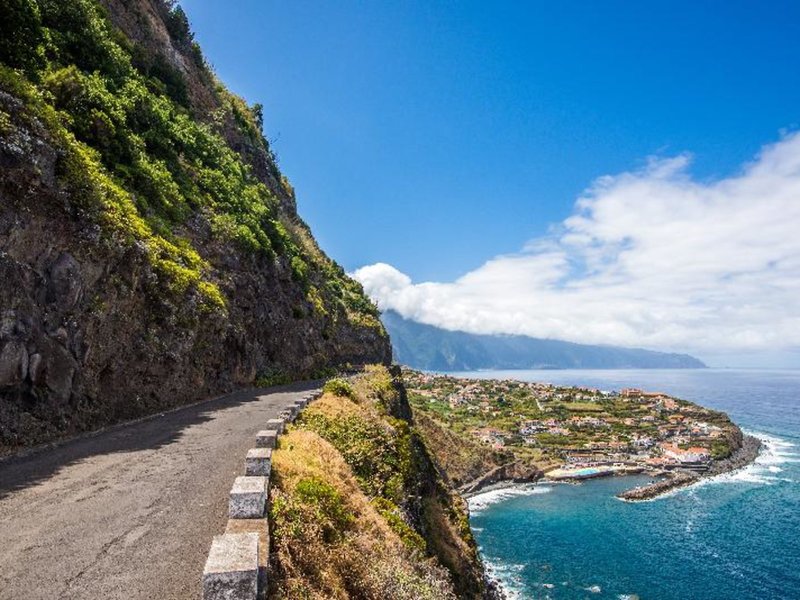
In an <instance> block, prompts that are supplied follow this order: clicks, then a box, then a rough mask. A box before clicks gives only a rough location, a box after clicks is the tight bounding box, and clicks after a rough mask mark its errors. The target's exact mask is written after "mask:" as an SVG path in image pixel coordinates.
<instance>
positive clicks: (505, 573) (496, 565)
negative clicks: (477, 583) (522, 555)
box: [483, 556, 530, 600]
mask: <svg viewBox="0 0 800 600" xmlns="http://www.w3.org/2000/svg"><path fill="white" fill-rule="evenodd" d="M483 563H484V565H486V572H487V574H488V575H489V577H491V578H492V579H494V580H495V581H496V582H497V583H498V584H499V585H500V588H501V590H502V591H503V593H504V594H505V597H506V598H508V600H524V599H525V598H529V597H530V596H529V594H527V593H526V592H525V585H524V584H523V582H522V578H521V577H520V575H519V574H520V572H521V571H522V570H523V569H524V568H525V565H522V564H513V563H511V564H509V563H504V562H502V561H501V560H499V559H497V558H494V557H490V556H484V557H483Z"/></svg>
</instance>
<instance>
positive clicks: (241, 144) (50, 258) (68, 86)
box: [0, 0, 390, 451]
mask: <svg viewBox="0 0 800 600" xmlns="http://www.w3.org/2000/svg"><path fill="white" fill-rule="evenodd" d="M0 12H2V13H3V14H0V21H1V22H2V23H3V34H2V39H0V281H2V286H0V451H2V450H5V451H7V450H8V449H10V448H14V447H19V446H22V445H28V444H35V443H40V442H43V441H46V440H50V439H53V438H56V437H59V436H62V435H67V434H72V433H76V432H80V431H85V430H89V429H92V428H96V427H99V426H102V425H105V424H108V423H113V422H116V421H119V420H123V419H129V418H133V417H137V416H141V415H145V414H149V413H152V412H156V411H160V410H163V409H167V408H170V407H174V406H177V405H180V404H183V403H186V402H190V401H194V400H199V399H202V398H204V397H208V396H211V395H215V394H218V393H222V392H225V391H228V390H231V389H234V388H238V387H244V386H250V385H253V384H255V383H259V384H261V385H267V384H270V383H280V382H283V381H287V380H289V379H295V378H303V377H311V376H315V375H318V374H320V373H322V372H323V371H325V370H327V369H330V367H333V366H337V365H345V364H348V363H353V364H360V363H368V362H388V361H389V360H390V347H389V342H388V337H387V335H386V332H385V330H384V329H383V327H382V325H381V324H380V322H379V321H378V313H377V310H376V308H375V306H374V305H373V304H372V303H371V302H370V301H369V300H368V299H367V298H366V297H365V296H364V294H363V290H362V288H361V286H360V285H359V284H358V283H356V282H354V281H353V280H351V279H350V278H349V277H347V276H346V274H345V273H344V271H343V270H342V268H341V267H339V266H338V265H337V264H336V263H335V262H333V261H332V260H331V259H330V258H328V257H327V256H326V255H325V254H324V253H323V252H322V251H321V250H320V249H319V247H318V246H317V244H316V242H315V241H314V238H313V236H312V234H311V232H310V230H309V228H308V227H307V225H306V224H305V223H304V222H303V221H302V219H301V218H300V217H299V216H298V214H297V210H296V202H295V197H294V192H293V189H292V187H291V185H290V184H289V183H288V181H287V180H286V178H285V177H284V176H283V175H282V174H281V172H280V170H279V168H278V166H277V164H276V161H275V158H274V155H273V154H272V152H271V150H270V148H269V145H268V143H267V142H266V141H265V138H264V136H263V135H262V132H261V124H262V123H261V122H262V114H261V111H262V109H261V107H260V106H259V105H256V106H253V107H250V106H248V105H247V104H246V103H245V102H244V101H243V100H242V99H240V98H238V97H236V96H235V95H233V94H231V93H230V92H229V91H228V90H226V88H225V87H224V86H223V85H222V84H221V83H220V82H219V81H218V80H217V79H216V77H215V76H214V74H213V73H212V72H211V71H210V69H209V68H208V67H207V65H206V63H205V60H204V58H203V55H202V52H201V50H200V48H199V47H198V45H197V44H196V43H195V42H194V40H193V37H192V34H191V31H190V29H189V26H188V21H187V19H186V16H185V14H184V13H183V11H182V10H181V9H180V8H179V7H175V6H173V5H172V4H170V3H167V2H164V1H161V0H132V1H125V2H123V1H122V0H104V1H103V2H98V1H95V0H68V1H64V0H8V1H6V2H2V3H0Z"/></svg>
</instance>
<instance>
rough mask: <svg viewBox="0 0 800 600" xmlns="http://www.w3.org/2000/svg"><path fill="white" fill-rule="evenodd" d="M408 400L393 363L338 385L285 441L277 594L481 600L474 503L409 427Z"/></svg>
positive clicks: (278, 504) (276, 522) (277, 473)
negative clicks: (470, 506)
mask: <svg viewBox="0 0 800 600" xmlns="http://www.w3.org/2000/svg"><path fill="white" fill-rule="evenodd" d="M402 392H403V390H402V388H401V387H399V385H398V382H397V381H396V380H395V379H394V377H393V375H392V374H391V373H390V372H389V371H388V370H387V369H386V367H383V366H372V367H368V368H366V370H365V372H364V373H362V374H361V375H360V376H357V377H355V378H351V379H348V380H344V379H333V380H331V381H330V382H329V383H328V384H327V385H326V386H325V387H324V394H323V396H322V397H321V398H320V399H318V400H316V401H315V402H313V403H312V404H310V405H309V406H308V407H307V408H306V409H305V410H304V411H303V413H301V416H300V417H299V418H298V420H297V421H296V422H295V424H294V425H293V426H292V427H291V430H290V432H289V433H288V434H287V435H285V436H283V437H282V438H281V440H280V444H279V447H278V449H277V450H276V451H275V452H274V453H273V487H272V491H271V494H272V507H273V508H272V514H271V518H272V520H273V535H274V537H275V540H276V544H275V547H276V554H275V565H274V566H275V573H276V574H277V575H276V576H275V577H273V583H272V588H271V593H272V597H307V598H375V599H378V598H408V599H411V598H422V599H427V598H430V599H434V598H444V599H448V598H455V597H456V596H458V597H464V598H477V597H480V593H481V589H482V586H483V583H482V580H481V570H480V561H479V558H478V554H477V547H476V545H475V542H474V539H473V538H472V534H471V531H470V529H469V525H468V520H467V513H466V510H465V506H464V504H463V502H462V501H461V500H460V499H459V498H458V497H457V496H455V495H453V494H452V492H450V491H449V488H448V487H447V485H446V484H445V482H444V481H443V480H442V479H441V478H440V476H439V474H438V472H437V470H436V469H435V467H434V464H433V462H432V460H431V458H430V455H429V451H428V449H427V445H426V444H425V443H423V439H422V436H423V433H421V432H420V431H419V430H417V429H416V428H415V427H414V426H412V424H411V423H410V422H409V421H408V420H406V419H404V418H400V415H402V414H404V412H408V406H407V405H405V404H404V402H405V401H404V396H403V393H402ZM443 567H444V568H443Z"/></svg>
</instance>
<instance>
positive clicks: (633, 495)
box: [617, 434, 763, 502]
mask: <svg viewBox="0 0 800 600" xmlns="http://www.w3.org/2000/svg"><path fill="white" fill-rule="evenodd" d="M762 446H763V444H762V442H761V440H760V439H758V438H757V437H755V436H752V435H748V434H742V445H741V446H740V447H739V448H737V449H736V451H735V452H734V453H733V454H732V455H731V456H729V457H728V458H724V459H722V460H719V461H714V462H713V463H712V465H711V467H710V468H709V470H708V471H706V472H705V473H702V474H700V473H692V472H689V471H672V472H663V471H659V472H655V473H653V476H656V477H657V476H666V479H660V480H658V481H654V482H653V483H651V484H649V485H645V486H641V487H636V488H633V489H631V490H627V491H625V492H621V493H619V494H617V498H619V499H621V500H625V501H627V502H642V501H645V500H653V499H655V498H657V497H659V496H662V495H664V494H666V493H668V492H671V491H673V490H677V489H679V488H682V487H687V486H690V485H692V484H693V483H697V482H698V481H702V480H703V479H709V478H711V477H716V476H717V475H722V474H724V473H730V472H732V471H738V470H739V469H742V468H744V467H746V466H748V465H750V464H752V463H753V462H754V461H755V460H756V458H758V455H759V453H760V451H761V448H762Z"/></svg>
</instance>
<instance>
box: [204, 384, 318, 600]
mask: <svg viewBox="0 0 800 600" xmlns="http://www.w3.org/2000/svg"><path fill="white" fill-rule="evenodd" d="M321 395H322V392H321V391H320V390H313V391H311V392H309V393H307V394H306V395H305V396H303V397H302V398H299V399H297V400H294V401H292V403H290V404H289V405H288V406H287V408H286V409H284V410H283V411H282V412H281V413H280V415H279V417H278V418H277V419H269V420H268V421H267V422H266V423H265V424H264V426H265V427H266V429H263V430H261V431H259V432H258V433H257V434H256V440H255V447H254V448H252V449H250V450H248V451H247V455H246V456H245V459H244V475H242V476H239V477H236V479H235V480H234V482H233V487H232V488H231V492H230V497H229V499H228V525H227V527H226V528H225V533H223V534H222V535H217V536H214V540H213V542H212V543H211V550H210V551H209V553H208V560H207V561H206V565H205V569H203V579H202V583H203V600H256V599H259V600H262V599H264V598H266V597H267V568H268V567H269V522H268V519H267V503H268V501H269V476H270V471H271V468H272V451H273V450H274V449H275V448H276V447H277V444H278V436H279V435H280V434H282V433H283V432H284V431H285V430H286V424H287V423H292V422H294V420H295V419H296V418H297V415H298V414H300V411H301V410H303V409H304V408H305V407H306V406H307V405H308V403H309V402H311V401H312V400H316V399H317V398H319V397H320V396H321Z"/></svg>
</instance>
